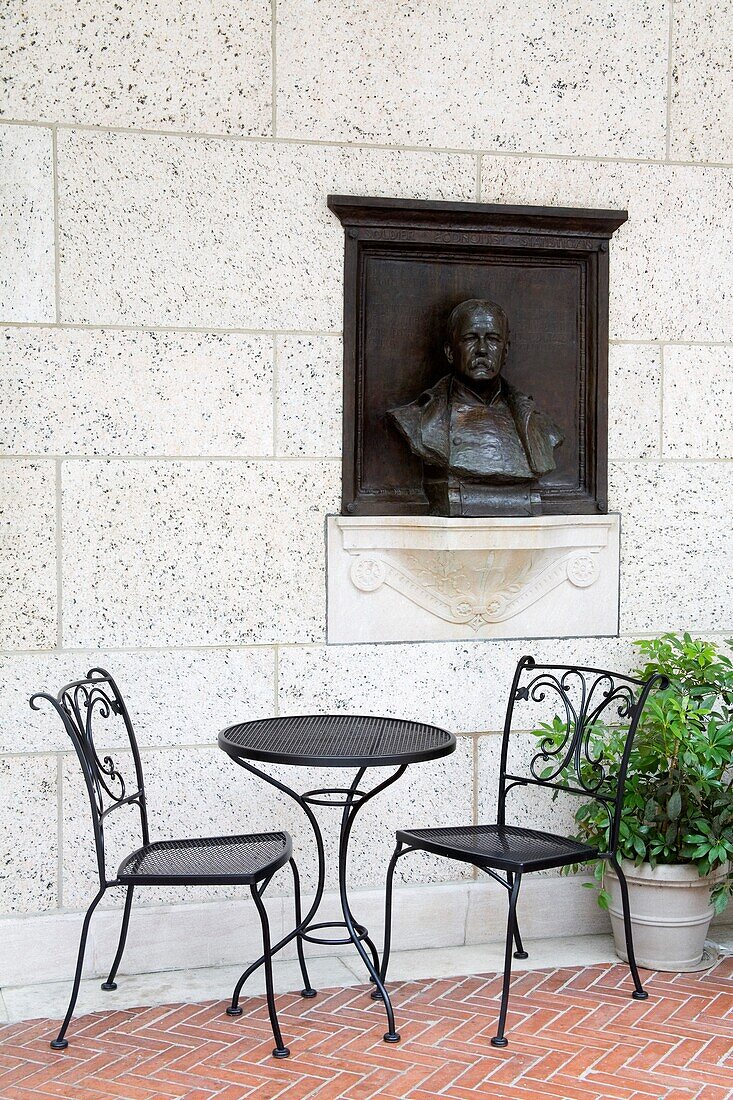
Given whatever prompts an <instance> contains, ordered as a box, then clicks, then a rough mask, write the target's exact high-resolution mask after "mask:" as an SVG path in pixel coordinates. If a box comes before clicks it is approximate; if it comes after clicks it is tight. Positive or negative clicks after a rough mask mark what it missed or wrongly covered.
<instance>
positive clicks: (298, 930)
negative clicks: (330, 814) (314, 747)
mask: <svg viewBox="0 0 733 1100" xmlns="http://www.w3.org/2000/svg"><path fill="white" fill-rule="evenodd" d="M232 759H233V760H234V761H235V763H237V764H239V765H240V766H241V767H243V768H245V769H246V770H247V771H249V772H252V774H253V775H256V776H258V777H259V778H260V779H264V780H265V782H266V783H269V784H270V785H271V786H273V787H275V788H276V789H277V790H279V791H281V792H282V793H283V794H286V795H289V797H290V798H292V799H293V801H294V802H296V803H297V804H298V805H299V806H300V808H301V809H302V811H303V813H304V814H305V815H306V817H307V818H308V821H309V822H310V826H311V829H312V830H313V836H314V838H315V841H316V849H317V854H318V882H317V886H316V893H315V897H314V899H313V903H312V904H311V907H310V909H309V910H308V912H307V914H306V915H305V917H303V918H302V920H301V921H298V922H297V923H296V927H295V928H294V929H293V931H292V932H289V933H288V934H287V935H286V936H283V938H282V939H281V940H279V941H278V942H277V943H276V944H275V945H274V946H273V947H272V950H271V955H274V954H276V953H277V952H278V951H280V950H281V949H282V948H283V947H285V945H286V944H288V943H290V941H291V940H292V939H294V938H295V937H296V936H297V937H298V940H299V942H298V949H299V950H298V955H299V956H300V955H301V954H302V938H303V933H304V932H307V931H308V928H309V926H310V923H311V921H312V919H313V917H314V916H315V914H316V912H317V911H318V908H319V906H320V904H321V900H322V898H323V892H324V885H325V877H326V870H325V864H326V860H325V850H324V845H323V834H322V833H321V828H320V826H319V824H318V819H317V818H316V816H315V814H314V813H313V810H312V809H311V807H310V806H309V804H308V803H307V801H306V800H305V799H304V798H303V797H302V796H301V795H299V794H298V793H297V792H296V791H294V790H292V789H291V788H290V787H287V786H286V785H285V784H284V783H281V782H280V781H279V780H277V779H274V778H273V777H272V776H271V775H268V774H267V773H266V772H263V771H261V770H260V769H259V768H256V767H255V766H254V765H253V764H252V763H250V761H248V760H243V759H242V758H241V757H237V758H235V757H232ZM406 769H407V765H406V764H402V765H400V766H399V767H398V768H397V769H396V771H395V772H394V773H393V774H392V775H390V776H388V777H387V779H385V780H383V781H382V782H381V783H379V784H377V786H376V787H374V788H373V789H372V790H371V791H368V792H367V793H366V794H361V793H359V783H360V782H361V779H362V778H363V776H364V773H365V772H366V770H367V769H366V768H360V769H359V771H358V772H357V774H356V776H355V778H354V780H353V782H352V783H351V785H350V787H349V788H348V794H347V797H346V800H345V802H344V803H343V813H342V817H341V832H340V837H339V867H338V874H339V895H340V899H341V910H342V913H343V916H344V924H345V926H346V930H347V931H348V933H349V938H350V939H351V941H352V943H353V944H354V946H355V947H356V949H357V951H358V952H359V954H360V956H361V958H362V960H363V962H364V964H365V966H366V968H367V972H368V974H369V978H370V980H371V981H372V982H373V983H374V985H375V987H376V988H375V990H374V992H375V995H376V996H377V997H378V998H379V999H380V1000H382V1001H383V1002H384V1007H385V1011H386V1013H387V1024H388V1030H387V1031H386V1032H385V1034H384V1041H385V1042H387V1043H397V1042H399V1039H400V1036H399V1034H398V1033H397V1031H396V1030H395V1021H394V1012H393V1009H392V1002H391V1001H390V999H389V994H388V993H387V990H386V988H385V986H384V983H383V981H382V979H381V978H380V976H379V971H380V962H379V954H378V952H377V949H376V947H375V946H374V943H373V941H372V940H371V938H370V937H369V936H368V935H367V934H366V933H364V932H360V931H359V929H361V928H362V925H360V924H359V922H358V921H357V920H356V918H355V917H354V914H353V912H352V910H351V906H350V904H349V898H348V890H347V882H346V863H347V856H348V847H349V837H350V835H351V829H352V826H353V824H354V819H355V818H356V815H357V813H358V812H359V810H360V809H361V807H362V806H363V805H364V804H365V803H366V802H368V801H369V800H370V799H372V798H374V796H375V795H377V794H379V793H380V792H381V791H383V790H385V788H387V787H389V786H391V784H392V783H395V782H396V781H397V780H398V779H399V778H400V777H401V776H402V775H404V773H405V771H406ZM339 805H340V804H339ZM296 921H297V917H296ZM364 943H366V945H367V947H368V948H369V954H371V958H370V957H369V954H367V951H366V949H365V947H364ZM265 961H266V956H265V955H261V956H260V958H259V959H256V960H255V962H253V963H252V964H251V965H250V966H248V967H247V969H246V970H245V971H244V973H243V974H242V975H241V976H240V978H239V981H238V982H237V984H236V986H235V987H234V992H233V993H232V1003H231V1005H230V1006H229V1007H228V1008H227V1010H226V1011H227V1015H229V1016H239V1015H241V1012H242V1010H241V1008H240V1007H239V997H240V994H241V992H242V988H243V986H244V983H245V982H246V981H247V979H248V978H249V977H250V975H251V974H253V973H254V971H255V970H257V968H258V967H260V966H262V965H263V963H264V962H265ZM302 995H303V996H313V991H310V990H303V993H302Z"/></svg>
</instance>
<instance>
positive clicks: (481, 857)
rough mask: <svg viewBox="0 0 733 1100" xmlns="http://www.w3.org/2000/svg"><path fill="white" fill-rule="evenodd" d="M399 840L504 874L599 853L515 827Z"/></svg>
mask: <svg viewBox="0 0 733 1100" xmlns="http://www.w3.org/2000/svg"><path fill="white" fill-rule="evenodd" d="M397 840H398V842H401V843H403V844H407V845H409V846H410V847H412V848H422V849H424V850H425V851H428V852H434V853H435V854H436V855H441V856H447V857H448V858H450V859H458V860H463V861H465V862H468V863H478V864H482V863H483V864H486V866H488V867H497V868H499V869H500V870H503V871H517V872H522V871H542V870H545V869H546V868H548V867H563V866H565V865H567V864H570V863H583V862H585V861H586V860H592V859H595V858H596V857H597V855H598V852H597V850H596V849H595V848H592V847H590V846H589V845H587V844H581V843H579V842H578V841H576V840H571V839H570V838H569V837H564V836H556V835H555V834H554V833H545V832H540V831H539V830H538V829H523V828H521V827H519V826H514V825H463V826H462V825H459V826H453V827H450V828H445V829H400V830H399V831H398V833H397Z"/></svg>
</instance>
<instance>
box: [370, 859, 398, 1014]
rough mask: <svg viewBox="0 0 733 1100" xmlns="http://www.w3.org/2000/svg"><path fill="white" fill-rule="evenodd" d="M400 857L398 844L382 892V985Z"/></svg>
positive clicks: (384, 979) (388, 952)
mask: <svg viewBox="0 0 733 1100" xmlns="http://www.w3.org/2000/svg"><path fill="white" fill-rule="evenodd" d="M401 855H402V845H401V844H398V845H397V847H396V848H395V850H394V853H393V854H392V858H391V860H390V861H389V867H388V868H387V881H386V883H385V890H384V947H383V949H382V966H381V968H380V971H379V977H380V978H381V979H382V983H384V982H386V980H387V967H388V966H389V955H390V952H391V950H392V888H393V886H394V873H395V867H396V866H397V860H398V859H399V858H400V856H401ZM374 992H376V990H375V991H374ZM372 996H374V993H372ZM375 1000H376V998H375Z"/></svg>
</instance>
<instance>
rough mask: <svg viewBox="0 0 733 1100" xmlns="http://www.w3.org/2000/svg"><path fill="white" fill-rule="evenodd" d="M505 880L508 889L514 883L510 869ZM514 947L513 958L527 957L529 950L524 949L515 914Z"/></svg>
mask: <svg viewBox="0 0 733 1100" xmlns="http://www.w3.org/2000/svg"><path fill="white" fill-rule="evenodd" d="M506 880H507V882H508V883H509V889H510V890H511V888H512V885H513V884H514V874H513V872H512V871H507V875H506ZM514 947H515V951H514V958H515V959H528V958H529V952H528V951H525V950H524V945H523V944H522V937H521V935H520V932H519V919H518V917H517V916H516V914H515V916H514Z"/></svg>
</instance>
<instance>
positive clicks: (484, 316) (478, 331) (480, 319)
mask: <svg viewBox="0 0 733 1100" xmlns="http://www.w3.org/2000/svg"><path fill="white" fill-rule="evenodd" d="M508 351H509V321H508V319H507V315H506V313H505V312H504V310H503V309H502V308H501V306H499V305H497V304H496V302H489V301H486V300H483V299H481V298H468V299H467V300H466V301H465V302H459V303H458V305H457V306H456V307H455V308H454V309H453V310H451V313H450V316H449V317H448V323H447V325H446V341H445V357H446V359H447V360H448V362H449V363H450V364H451V366H452V367H453V371H454V373H455V374H460V375H462V376H463V377H464V378H465V379H466V380H467V381H468V382H469V383H473V384H474V385H476V384H482V383H486V382H491V381H493V380H494V379H495V378H497V377H498V376H499V374H500V373H501V371H502V368H503V366H504V363H505V362H506V356H507V352H508Z"/></svg>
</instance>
